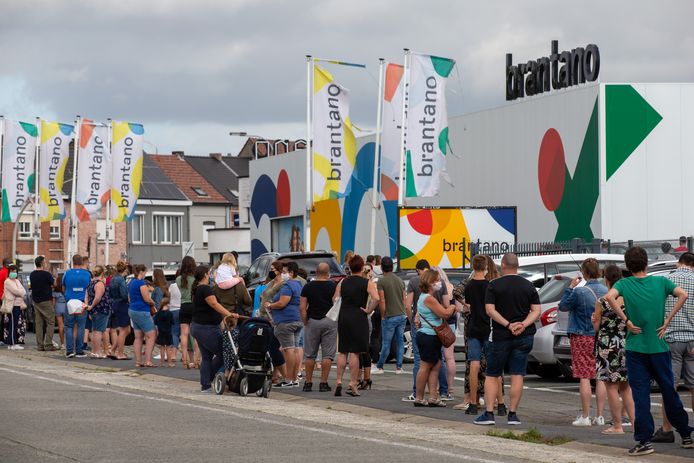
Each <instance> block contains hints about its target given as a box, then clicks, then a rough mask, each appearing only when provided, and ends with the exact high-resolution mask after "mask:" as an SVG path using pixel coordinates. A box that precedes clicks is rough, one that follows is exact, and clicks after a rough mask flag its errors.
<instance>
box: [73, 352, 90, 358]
mask: <svg viewBox="0 0 694 463" xmlns="http://www.w3.org/2000/svg"><path fill="white" fill-rule="evenodd" d="M86 356H87V354H85V353H84V352H77V354H75V357H77V358H78V359H83V358H85V357H86Z"/></svg>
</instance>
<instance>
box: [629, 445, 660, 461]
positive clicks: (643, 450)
mask: <svg viewBox="0 0 694 463" xmlns="http://www.w3.org/2000/svg"><path fill="white" fill-rule="evenodd" d="M654 451H655V450H653V445H652V444H651V443H650V442H644V443H642V444H636V445H635V446H633V447H632V448H630V449H629V456H630V457H638V456H641V455H650V454H651V453H653V452H654Z"/></svg>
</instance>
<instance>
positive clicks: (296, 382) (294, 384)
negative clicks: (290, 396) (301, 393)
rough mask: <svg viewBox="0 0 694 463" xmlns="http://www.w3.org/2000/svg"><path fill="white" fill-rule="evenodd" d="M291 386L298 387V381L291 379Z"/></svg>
mask: <svg viewBox="0 0 694 463" xmlns="http://www.w3.org/2000/svg"><path fill="white" fill-rule="evenodd" d="M291 383H292V387H299V386H301V384H299V381H292V382H291Z"/></svg>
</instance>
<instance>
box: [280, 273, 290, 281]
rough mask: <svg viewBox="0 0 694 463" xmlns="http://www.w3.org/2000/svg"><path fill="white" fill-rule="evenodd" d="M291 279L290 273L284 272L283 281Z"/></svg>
mask: <svg viewBox="0 0 694 463" xmlns="http://www.w3.org/2000/svg"><path fill="white" fill-rule="evenodd" d="M287 280H289V274H288V273H283V274H282V281H287Z"/></svg>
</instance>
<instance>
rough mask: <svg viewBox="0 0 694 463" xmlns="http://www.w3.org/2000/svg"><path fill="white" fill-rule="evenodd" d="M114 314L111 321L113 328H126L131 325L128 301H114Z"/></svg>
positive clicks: (112, 306)
mask: <svg viewBox="0 0 694 463" xmlns="http://www.w3.org/2000/svg"><path fill="white" fill-rule="evenodd" d="M111 308H112V309H113V315H111V321H112V322H113V324H112V327H113V328H125V327H127V326H130V317H129V316H128V303H127V302H126V301H118V302H114V303H113V304H112V305H111Z"/></svg>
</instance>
